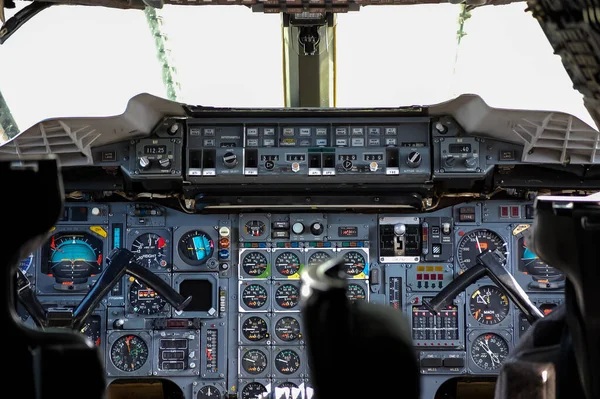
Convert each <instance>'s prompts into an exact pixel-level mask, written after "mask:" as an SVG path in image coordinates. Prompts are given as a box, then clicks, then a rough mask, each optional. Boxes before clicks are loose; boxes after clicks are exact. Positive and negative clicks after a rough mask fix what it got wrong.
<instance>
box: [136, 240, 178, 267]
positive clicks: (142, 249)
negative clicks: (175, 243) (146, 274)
mask: <svg viewBox="0 0 600 399" xmlns="http://www.w3.org/2000/svg"><path fill="white" fill-rule="evenodd" d="M131 252H133V253H134V254H135V260H136V261H137V262H138V263H139V264H140V265H142V266H146V267H148V268H155V269H156V268H164V267H167V262H168V258H169V246H168V244H167V240H166V239H165V238H164V237H161V236H160V235H158V234H156V233H144V234H142V235H140V236H139V237H137V238H136V239H135V241H133V243H132V244H131Z"/></svg>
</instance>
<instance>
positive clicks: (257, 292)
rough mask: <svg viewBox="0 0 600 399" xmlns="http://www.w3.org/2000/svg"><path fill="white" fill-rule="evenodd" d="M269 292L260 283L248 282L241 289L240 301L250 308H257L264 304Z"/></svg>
mask: <svg viewBox="0 0 600 399" xmlns="http://www.w3.org/2000/svg"><path fill="white" fill-rule="evenodd" d="M268 298H269V294H267V290H266V288H265V287H263V286H262V285H260V284H249V285H247V286H246V287H244V290H243V291H242V301H243V302H244V304H245V305H246V306H248V307H249V308H250V309H258V308H261V307H263V306H265V305H266V303H267V299H268Z"/></svg>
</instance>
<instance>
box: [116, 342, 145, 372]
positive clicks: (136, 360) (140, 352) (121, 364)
mask: <svg viewBox="0 0 600 399" xmlns="http://www.w3.org/2000/svg"><path fill="white" fill-rule="evenodd" d="M110 360H112V362H113V364H114V365H115V367H116V368H118V369H119V370H121V371H127V372H133V371H136V370H139V369H140V368H142V367H143V366H144V364H146V361H148V345H147V344H146V342H145V341H144V340H143V339H141V338H140V337H138V336H137V335H124V336H122V337H120V338H119V339H117V340H116V341H115V342H114V343H113V344H112V347H111V348H110Z"/></svg>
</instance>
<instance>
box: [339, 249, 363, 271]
mask: <svg viewBox="0 0 600 399" xmlns="http://www.w3.org/2000/svg"><path fill="white" fill-rule="evenodd" d="M366 264H367V261H366V260H365V257H364V256H363V254H361V253H360V252H357V251H350V252H346V253H345V254H344V271H345V272H346V274H347V275H348V276H358V275H359V274H361V273H363V272H364V271H365V266H366Z"/></svg>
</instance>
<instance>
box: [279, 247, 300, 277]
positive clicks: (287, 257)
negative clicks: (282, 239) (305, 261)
mask: <svg viewBox="0 0 600 399" xmlns="http://www.w3.org/2000/svg"><path fill="white" fill-rule="evenodd" d="M275 269H276V270H277V273H279V274H281V275H282V276H293V275H294V274H296V273H298V272H299V271H300V258H299V257H298V255H296V254H295V253H293V252H284V253H282V254H279V255H278V256H277V258H276V259H275Z"/></svg>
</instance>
